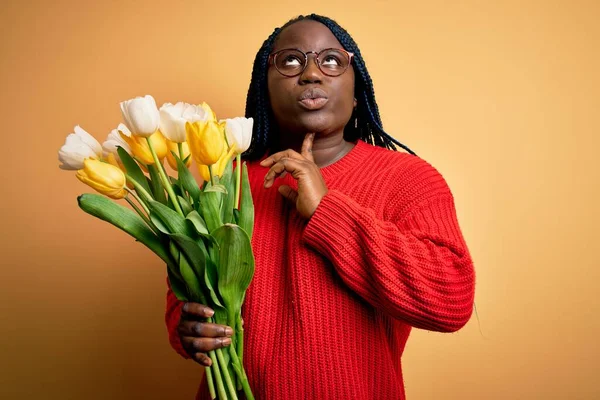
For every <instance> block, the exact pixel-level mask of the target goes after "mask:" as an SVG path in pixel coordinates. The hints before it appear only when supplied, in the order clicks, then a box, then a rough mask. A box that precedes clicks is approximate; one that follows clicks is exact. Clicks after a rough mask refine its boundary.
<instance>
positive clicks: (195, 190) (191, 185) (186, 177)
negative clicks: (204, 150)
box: [174, 154, 200, 203]
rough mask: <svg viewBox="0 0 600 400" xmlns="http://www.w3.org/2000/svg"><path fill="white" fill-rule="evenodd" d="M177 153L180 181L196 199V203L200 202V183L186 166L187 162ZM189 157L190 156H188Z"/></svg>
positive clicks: (193, 198)
mask: <svg viewBox="0 0 600 400" xmlns="http://www.w3.org/2000/svg"><path fill="white" fill-rule="evenodd" d="M174 155H175V160H177V174H178V176H179V181H180V182H181V184H182V185H183V188H184V189H185V190H186V191H187V192H188V193H189V195H190V197H191V198H192V200H193V201H194V203H197V202H198V197H200V188H199V187H198V183H197V182H196V179H194V176H193V175H192V173H191V172H190V170H189V169H188V167H186V166H185V163H184V162H183V161H181V159H180V158H179V156H177V155H176V154H174ZM188 157H189V156H188Z"/></svg>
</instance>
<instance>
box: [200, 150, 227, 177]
mask: <svg viewBox="0 0 600 400" xmlns="http://www.w3.org/2000/svg"><path fill="white" fill-rule="evenodd" d="M234 153H235V146H231V147H230V148H229V151H228V150H227V148H223V152H222V153H221V157H220V158H219V160H218V161H217V162H216V163H215V164H213V166H212V170H213V174H215V176H218V177H219V178H220V177H222V176H223V173H224V172H225V167H226V166H227V163H228V162H229V160H231V157H233V155H234ZM198 173H199V174H200V176H201V177H202V179H204V181H209V180H210V172H209V170H208V166H206V165H203V164H198Z"/></svg>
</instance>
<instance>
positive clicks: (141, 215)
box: [125, 189, 160, 236]
mask: <svg viewBox="0 0 600 400" xmlns="http://www.w3.org/2000/svg"><path fill="white" fill-rule="evenodd" d="M125 190H127V192H128V193H129V194H131V195H132V196H133V197H135V198H136V199H137V201H138V203H140V204H141V205H142V207H144V210H146V214H144V213H143V212H142V210H140V208H139V207H138V206H137V205H136V204H135V203H134V202H133V200H131V199H130V198H129V196H125V200H127V202H128V203H129V205H131V207H133V209H134V210H135V212H137V213H138V215H139V216H140V217H141V218H142V219H143V220H144V222H145V223H146V225H148V226H149V227H150V229H152V231H153V232H154V233H155V234H156V235H157V236H160V232H159V231H158V229H156V227H155V226H154V224H153V223H152V221H150V218H148V215H149V214H150V210H148V208H147V207H146V205H145V204H144V203H143V202H142V201H141V200H140V198H139V197H137V195H136V194H135V193H134V192H133V191H131V190H129V189H125Z"/></svg>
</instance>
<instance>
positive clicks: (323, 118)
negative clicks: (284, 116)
mask: <svg viewBox="0 0 600 400" xmlns="http://www.w3.org/2000/svg"><path fill="white" fill-rule="evenodd" d="M298 122H299V123H300V124H299V125H300V128H301V130H303V131H304V133H308V132H311V133H312V132H314V133H325V134H326V133H329V132H331V131H333V130H335V126H334V125H335V121H333V120H332V119H331V118H329V117H328V116H327V115H323V114H321V115H319V114H317V113H314V114H313V115H310V114H309V115H305V116H303V117H302V118H300V120H299V121H298Z"/></svg>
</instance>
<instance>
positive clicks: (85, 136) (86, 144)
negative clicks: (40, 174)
mask: <svg viewBox="0 0 600 400" xmlns="http://www.w3.org/2000/svg"><path fill="white" fill-rule="evenodd" d="M74 131H75V133H71V134H69V135H68V136H67V139H66V140H65V144H64V145H63V146H62V147H61V148H60V150H59V151H58V160H59V161H60V162H61V163H62V164H61V165H60V166H59V168H61V169H66V170H73V171H75V170H78V169H81V168H83V161H84V160H85V159H86V158H94V159H100V158H102V146H100V143H98V141H97V140H96V139H95V138H94V137H93V136H92V135H90V134H89V133H87V132H86V131H84V130H83V129H82V128H81V127H80V126H79V125H77V126H76V127H75V129H74Z"/></svg>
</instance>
